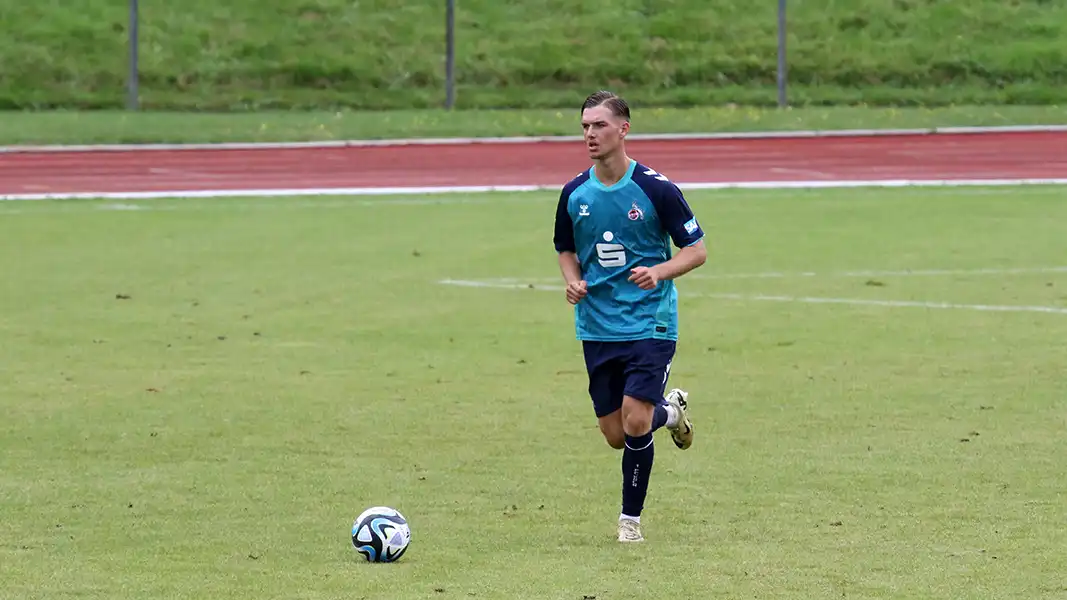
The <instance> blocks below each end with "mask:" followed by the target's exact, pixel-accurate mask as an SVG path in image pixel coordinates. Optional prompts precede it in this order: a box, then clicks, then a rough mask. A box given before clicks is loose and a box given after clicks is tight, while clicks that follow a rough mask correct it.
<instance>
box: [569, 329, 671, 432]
mask: <svg viewBox="0 0 1067 600" xmlns="http://www.w3.org/2000/svg"><path fill="white" fill-rule="evenodd" d="M675 346H676V344H675V342H673V341H671V340H655V339H647V340H637V341H634V342H582V350H583V351H584V353H585V368H586V370H587V371H588V372H589V397H590V398H592V400H593V410H594V411H596V416H597V417H598V418H599V417H603V416H606V415H609V414H611V413H612V412H614V411H616V410H618V409H620V408H622V397H623V396H632V397H633V398H636V399H638V400H644V401H645V402H650V403H652V404H662V403H663V402H665V400H664V399H663V392H664V390H665V389H666V387H667V377H668V376H669V375H670V371H671V360H673V359H674V350H675Z"/></svg>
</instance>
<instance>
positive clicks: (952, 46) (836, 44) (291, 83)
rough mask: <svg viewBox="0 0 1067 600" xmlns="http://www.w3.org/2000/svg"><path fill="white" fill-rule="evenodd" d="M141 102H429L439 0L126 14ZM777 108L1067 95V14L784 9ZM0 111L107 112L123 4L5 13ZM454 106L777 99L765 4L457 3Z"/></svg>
mask: <svg viewBox="0 0 1067 600" xmlns="http://www.w3.org/2000/svg"><path fill="white" fill-rule="evenodd" d="M141 11H142V15H141V25H140V34H141V44H140V57H141V80H142V92H143V101H144V104H145V106H147V107H150V108H154V109H181V110H185V109H199V110H246V109H268V108H302V109H303V108H310V109H330V108H333V107H340V106H346V107H356V108H360V109H390V108H428V107H437V106H440V105H441V104H442V103H443V101H444V97H445V93H444V80H445V68H444V56H445V32H444V23H445V15H444V11H445V3H444V2H442V1H440V0H421V1H417V2H409V1H404V2H402V1H400V0H367V1H361V2H350V1H346V0H305V1H303V2H282V1H281V0H232V1H230V2H225V3H218V2H215V1H214V0H186V1H183V2H180V3H164V2H145V3H142V4H141ZM788 17H789V25H788V42H787V43H788V59H789V79H790V82H791V88H790V97H791V98H792V100H793V101H794V102H795V103H797V104H799V105H806V104H842V103H844V104H854V103H863V102H865V103H869V104H879V105H883V104H893V105H912V106H914V105H947V104H953V103H954V104H986V103H990V104H1052V103H1062V102H1063V100H1064V97H1065V93H1064V91H1063V90H1064V84H1065V83H1067V66H1065V65H1067V45H1065V44H1063V43H1062V40H1063V39H1065V38H1067V4H1065V3H1064V2H1062V1H1053V0H1014V1H1012V2H1002V1H998V0H972V1H968V2H963V1H940V2H934V1H930V0H834V1H832V2H815V1H800V2H791V3H790V7H789V15H788ZM0 22H3V23H4V24H5V30H6V31H7V32H8V34H7V35H5V36H4V37H3V40H0V108H56V107H63V108H116V107H120V106H122V103H123V102H124V98H125V92H124V85H125V77H126V62H127V48H126V42H127V36H128V32H127V14H126V3H125V2H110V1H106V0H84V1H83V2H81V3H80V4H79V6H78V10H70V8H69V3H66V2H60V1H59V0H43V1H40V2H19V1H16V0H3V1H2V2H0ZM456 28H457V29H456V74H457V81H458V95H457V100H458V103H459V106H461V107H465V108H486V107H490V108H502V107H511V108H514V107H525V108H538V107H541V108H543V107H550V108H555V107H559V106H570V105H572V104H573V103H574V97H575V96H576V95H584V94H586V93H588V92H589V91H592V90H593V89H596V88H600V87H604V86H607V87H613V88H618V89H620V90H621V91H623V92H625V93H626V94H627V95H628V96H630V97H631V98H633V99H634V100H635V101H639V102H641V103H644V104H659V105H686V106H693V105H709V104H725V103H738V104H745V105H773V104H774V103H775V101H776V90H775V81H776V68H777V17H776V3H775V2H768V1H761V2H743V1H741V0H716V1H714V2H700V1H698V0H620V1H615V2H606V1H603V2H595V3H575V2H572V1H570V0H567V1H564V0H539V1H534V2H523V3H515V4H509V3H504V2H499V1H497V0H464V1H462V2H459V3H458V9H457V15H456Z"/></svg>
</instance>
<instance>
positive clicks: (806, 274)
mask: <svg viewBox="0 0 1067 600" xmlns="http://www.w3.org/2000/svg"><path fill="white" fill-rule="evenodd" d="M1052 273H1067V266H1058V267H1004V268H996V267H993V268H980V269H900V270H895V271H893V270H885V271H879V270H868V271H824V272H816V271H794V272H788V271H764V272H760V273H690V274H688V275H686V279H709V280H733V279H790V278H798V279H799V278H813V277H952V276H968V275H1027V274H1052ZM487 281H495V282H501V283H516V282H519V281H540V282H544V281H559V278H548V277H535V278H532V279H518V278H510V277H505V278H499V279H491V280H487Z"/></svg>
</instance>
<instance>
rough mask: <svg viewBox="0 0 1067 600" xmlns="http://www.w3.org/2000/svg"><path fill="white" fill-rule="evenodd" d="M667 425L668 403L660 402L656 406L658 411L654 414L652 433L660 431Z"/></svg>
mask: <svg viewBox="0 0 1067 600" xmlns="http://www.w3.org/2000/svg"><path fill="white" fill-rule="evenodd" d="M666 424H667V403H666V402H660V403H659V404H657V405H656V410H655V411H654V412H653V413H652V431H655V430H657V429H659V428H660V427H663V426H664V425H666Z"/></svg>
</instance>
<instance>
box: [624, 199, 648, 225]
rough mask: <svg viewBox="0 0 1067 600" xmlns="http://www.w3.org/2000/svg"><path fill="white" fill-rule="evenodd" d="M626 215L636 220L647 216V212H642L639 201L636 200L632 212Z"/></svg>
mask: <svg viewBox="0 0 1067 600" xmlns="http://www.w3.org/2000/svg"><path fill="white" fill-rule="evenodd" d="M626 216H627V217H630V220H631V221H636V220H638V219H643V218H645V213H643V212H641V209H640V208H637V203H636V202H634V203H633V206H631V207H630V212H628V213H626Z"/></svg>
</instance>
